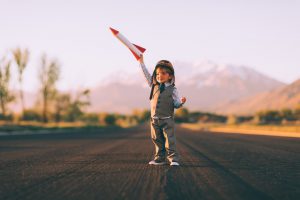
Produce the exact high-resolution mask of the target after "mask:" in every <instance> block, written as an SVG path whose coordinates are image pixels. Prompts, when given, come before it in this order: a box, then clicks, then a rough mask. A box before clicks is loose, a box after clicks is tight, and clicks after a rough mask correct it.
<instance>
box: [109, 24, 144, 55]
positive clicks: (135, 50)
mask: <svg viewBox="0 0 300 200" xmlns="http://www.w3.org/2000/svg"><path fill="white" fill-rule="evenodd" d="M110 30H111V32H112V33H113V34H114V36H116V38H118V39H119V40H120V41H121V42H122V43H123V44H124V45H125V46H126V47H128V49H129V50H130V51H131V52H132V54H133V55H134V57H135V58H136V59H137V60H139V59H140V57H141V55H142V54H143V53H144V52H145V51H146V49H145V48H143V47H140V46H138V45H136V44H133V43H131V42H129V40H127V38H126V37H124V36H123V35H122V34H121V33H120V32H119V31H117V30H115V29H113V28H110Z"/></svg>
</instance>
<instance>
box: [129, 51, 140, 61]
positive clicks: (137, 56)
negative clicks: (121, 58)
mask: <svg viewBox="0 0 300 200" xmlns="http://www.w3.org/2000/svg"><path fill="white" fill-rule="evenodd" d="M129 50H130V51H131V53H132V54H133V55H134V57H135V58H136V60H139V59H140V56H139V55H137V54H136V53H134V51H132V50H131V49H129Z"/></svg>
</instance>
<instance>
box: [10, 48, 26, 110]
mask: <svg viewBox="0 0 300 200" xmlns="http://www.w3.org/2000/svg"><path fill="white" fill-rule="evenodd" d="M12 54H13V57H14V61H15V63H16V64H17V67H18V72H19V77H18V81H19V84H20V99H21V104H22V113H23V115H24V110H25V100H24V93H23V72H24V69H25V68H26V66H27V63H28V58H29V51H28V49H24V50H21V49H20V48H16V49H14V50H12Z"/></svg>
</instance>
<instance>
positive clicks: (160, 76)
mask: <svg viewBox="0 0 300 200" xmlns="http://www.w3.org/2000/svg"><path fill="white" fill-rule="evenodd" d="M156 80H157V82H159V83H166V82H168V81H171V80H172V75H170V74H169V73H168V72H167V70H165V69H162V68H157V69H156Z"/></svg>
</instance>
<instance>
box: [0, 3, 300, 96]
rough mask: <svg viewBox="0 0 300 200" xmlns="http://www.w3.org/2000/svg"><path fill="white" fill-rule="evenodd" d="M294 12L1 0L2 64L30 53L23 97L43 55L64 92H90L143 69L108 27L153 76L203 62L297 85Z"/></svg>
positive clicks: (276, 7) (299, 29) (290, 7)
mask: <svg viewBox="0 0 300 200" xmlns="http://www.w3.org/2000/svg"><path fill="white" fill-rule="evenodd" d="M299 10H300V1H294V0H288V1H287V0H281V1H279V0H251V1H250V0H249V1H242V0H231V1H226V0H219V1H215V0H207V1H204V0H194V1H189V0H185V1H183V0H180V1H176V0H159V1H158V0H152V1H142V0H139V1H138V0H126V1H117V0H115V1H111V0H108V1H104V0H95V1H92V0H81V1H76V0H72V1H71V0H64V1H61V0H0V28H1V32H0V57H2V56H3V54H4V55H5V54H7V52H8V51H9V50H10V49H12V48H15V47H18V46H19V47H22V48H24V47H26V48H28V49H29V50H30V52H31V57H30V58H31V59H30V63H29V66H28V68H27V69H26V71H25V80H24V82H25V84H26V85H25V88H26V89H27V90H35V87H36V84H37V83H38V82H37V75H36V74H37V68H38V64H39V58H40V56H41V55H42V54H43V53H46V54H47V55H48V56H49V57H51V58H56V59H58V60H59V61H60V63H61V66H62V78H61V81H60V83H59V87H60V88H61V89H76V88H77V87H90V86H93V85H97V84H100V83H101V79H102V78H103V77H107V76H109V75H110V74H111V73H113V72H116V73H118V72H119V71H120V70H128V71H129V72H135V71H137V70H140V69H139V68H138V63H137V61H136V60H135V59H134V57H133V56H132V55H131V53H130V52H129V51H128V50H127V49H126V48H125V47H124V46H123V45H122V44H121V43H120V42H119V41H118V40H116V39H115V38H114V37H113V36H112V34H111V32H110V31H109V29H108V28H109V26H111V27H114V28H116V29H118V30H120V31H121V32H122V33H123V35H125V36H126V37H127V38H128V39H130V40H131V41H132V42H134V43H137V44H139V45H141V46H143V47H145V48H146V49H147V51H146V53H145V62H146V64H147V65H148V67H149V68H151V69H152V66H153V65H154V64H155V63H156V62H157V61H158V60H160V59H169V60H171V61H175V60H180V61H187V62H192V63H193V62H197V61H200V60H203V59H208V60H211V61H213V62H216V63H220V64H227V63H230V64H238V65H239V64H240V65H247V66H250V67H253V68H254V69H256V70H258V71H260V72H263V73H265V74H267V75H269V76H271V77H274V78H276V79H278V80H281V81H284V82H286V83H290V82H292V81H294V80H295V79H297V78H300V12H299ZM14 75H16V74H14ZM178 76H180V75H178Z"/></svg>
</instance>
